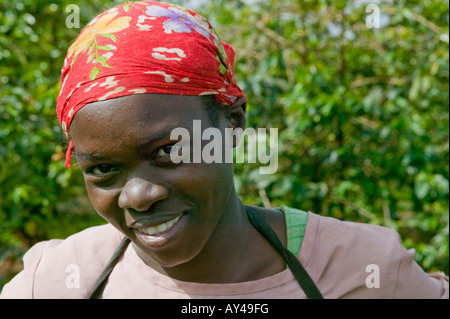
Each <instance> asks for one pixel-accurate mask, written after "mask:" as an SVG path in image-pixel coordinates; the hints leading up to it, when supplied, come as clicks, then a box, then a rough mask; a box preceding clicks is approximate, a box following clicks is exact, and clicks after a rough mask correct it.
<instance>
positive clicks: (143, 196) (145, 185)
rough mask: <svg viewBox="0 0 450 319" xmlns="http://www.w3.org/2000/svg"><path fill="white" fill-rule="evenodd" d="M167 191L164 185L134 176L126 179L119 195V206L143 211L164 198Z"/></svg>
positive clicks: (167, 193)
mask: <svg viewBox="0 0 450 319" xmlns="http://www.w3.org/2000/svg"><path fill="white" fill-rule="evenodd" d="M168 195H169V191H168V189H167V188H166V187H165V186H162V185H158V184H154V183H152V182H150V181H148V180H145V179H142V178H138V177H134V178H132V179H130V180H128V181H127V183H126V184H125V186H124V187H123V189H122V191H121V192H120V195H119V207H120V208H122V209H133V210H136V211H139V212H144V211H147V210H148V209H150V207H151V206H152V205H153V204H154V203H155V202H157V201H159V200H162V199H165V198H166V197H167V196H168Z"/></svg>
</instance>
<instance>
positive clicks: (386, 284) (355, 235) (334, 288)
mask: <svg viewBox="0 0 450 319" xmlns="http://www.w3.org/2000/svg"><path fill="white" fill-rule="evenodd" d="M121 239H122V235H121V233H120V232H119V231H117V230H116V229H115V228H114V227H113V226H111V225H104V226H98V227H92V228H88V229H86V230H84V231H82V232H80V233H77V234H75V235H73V236H70V237H69V238H67V239H65V240H50V241H46V242H41V243H38V244H36V245H35V246H33V247H32V248H31V249H30V250H29V251H28V252H27V254H26V255H25V256H24V270H23V271H22V272H21V273H19V274H18V275H17V276H16V277H14V278H13V279H12V280H11V281H10V282H9V283H8V284H7V285H5V286H4V288H3V291H2V293H1V295H0V298H86V297H87V296H88V295H89V293H90V292H91V290H92V288H93V286H94V284H95V282H96V280H97V278H98V276H99V275H100V273H101V272H102V270H103V268H104V267H105V265H106V263H107V262H108V260H109V259H110V257H111V255H112V254H113V252H114V251H115V249H116V248H117V246H118V245H119V243H120V241H121ZM298 258H299V260H300V262H301V263H302V264H303V266H304V267H305V269H306V271H307V272H308V273H309V275H310V276H311V277H312V279H313V280H314V282H315V283H316V285H317V287H318V288H319V290H320V291H321V293H322V295H323V296H324V298H331V299H335V298H449V284H448V277H447V276H445V275H444V274H443V273H434V274H427V273H425V272H424V271H423V270H422V269H421V268H420V267H419V266H418V265H417V263H416V262H415V261H414V250H412V249H411V250H405V249H404V248H403V247H402V245H401V242H400V238H399V235H398V234H397V233H396V232H394V231H392V230H390V229H388V228H384V227H380V226H374V225H368V224H360V223H352V222H342V221H339V220H337V219H334V218H329V217H323V216H319V215H316V214H312V213H309V219H308V223H307V226H306V231H305V236H304V239H303V243H302V246H301V249H300V253H299V254H298ZM218 262H220V261H218ZM103 298H227V299H236V298H246V299H259V298H265V299H272V298H283V299H288V298H306V296H305V294H304V292H303V291H302V290H301V288H300V287H299V285H298V283H297V281H296V280H295V279H294V276H293V275H292V273H291V272H290V270H289V269H286V270H284V271H282V272H280V273H277V274H275V275H273V276H270V277H266V278H263V279H259V280H255V281H248V282H241V283H235V284H202V283H192V282H183V281H179V280H175V279H172V278H170V277H168V276H165V275H162V274H160V273H158V272H157V271H155V270H153V269H152V268H150V267H149V266H147V265H146V264H145V263H144V262H143V261H142V260H141V259H140V258H139V257H138V256H137V254H136V252H135V251H134V249H133V246H132V245H129V246H128V248H127V250H126V251H125V253H124V255H123V257H122V258H121V260H120V261H119V262H118V264H117V265H116V267H115V268H114V270H113V272H112V273H111V276H110V278H109V281H108V284H107V285H106V287H105V290H104V292H103Z"/></svg>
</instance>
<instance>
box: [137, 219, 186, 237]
mask: <svg viewBox="0 0 450 319" xmlns="http://www.w3.org/2000/svg"><path fill="white" fill-rule="evenodd" d="M182 215H183V214H180V215H179V216H177V217H175V218H174V219H171V220H169V221H167V222H165V223H162V224H159V225H155V226H151V227H145V228H138V229H137V230H138V231H139V232H141V233H143V234H144V235H148V236H158V235H160V234H162V233H164V232H166V231H168V230H170V229H171V228H172V226H173V225H174V224H176V223H177V222H178V221H179V220H180V218H181V216H182Z"/></svg>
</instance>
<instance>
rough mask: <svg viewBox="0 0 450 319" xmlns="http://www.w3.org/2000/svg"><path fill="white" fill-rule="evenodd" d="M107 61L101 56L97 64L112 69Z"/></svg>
mask: <svg viewBox="0 0 450 319" xmlns="http://www.w3.org/2000/svg"><path fill="white" fill-rule="evenodd" d="M106 61H107V59H106V57H104V56H99V57H98V58H97V62H99V63H100V64H101V65H103V66H104V67H106V68H112V66H111V65H109V64H108V62H106Z"/></svg>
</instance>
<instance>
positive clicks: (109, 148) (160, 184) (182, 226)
mask: <svg viewBox="0 0 450 319" xmlns="http://www.w3.org/2000/svg"><path fill="white" fill-rule="evenodd" d="M193 120H201V124H202V130H204V129H205V128H207V127H209V126H211V121H210V118H209V116H208V113H207V110H206V105H205V100H204V99H202V98H200V97H192V96H177V95H159V94H138V95H131V96H126V97H122V98H117V99H112V100H107V101H102V102H95V103H91V104H89V105H86V106H85V107H84V108H82V109H81V110H80V111H78V112H77V114H76V115H75V117H74V120H73V122H72V125H71V128H70V135H71V138H72V141H73V144H74V148H75V149H74V154H75V157H76V160H77V162H78V164H79V166H80V168H81V170H82V171H83V174H84V179H85V183H86V188H87V192H88V195H89V198H90V200H91V202H92V204H93V206H94V208H95V209H96V211H97V212H98V213H99V214H100V215H101V216H102V217H103V218H104V219H105V220H107V221H108V222H109V223H111V224H112V225H113V226H115V227H116V228H117V229H118V230H120V231H121V232H122V233H123V234H125V235H126V236H127V237H129V238H130V239H131V240H132V242H133V243H134V244H135V247H137V248H138V250H139V251H140V253H143V254H145V255H146V256H148V257H150V258H151V260H152V261H155V262H157V263H158V264H160V265H161V266H163V267H173V266H176V265H179V264H181V263H184V262H187V261H189V260H191V259H192V258H194V257H195V256H197V254H198V253H199V252H200V251H201V250H202V248H203V247H204V245H205V243H206V242H207V241H208V239H209V238H210V236H211V234H212V232H213V231H214V229H215V227H216V225H217V223H218V221H219V219H220V217H221V215H222V214H223V212H224V211H225V210H226V209H227V202H228V197H229V195H230V192H231V190H232V189H233V167H232V164H220V163H219V164H218V163H213V164H206V163H203V162H202V163H199V164H195V163H183V162H182V163H180V164H174V163H173V162H172V161H171V160H170V156H169V154H170V150H171V146H172V145H173V144H175V143H177V142H178V140H175V141H174V140H170V133H171V131H172V129H174V128H186V129H187V130H188V131H189V132H190V136H191V143H192V136H193ZM220 123H222V124H223V125H222V124H220V125H221V126H223V127H222V128H221V129H223V128H224V127H226V126H227V123H226V120H224V119H222V120H221V121H220ZM180 138H181V137H180ZM191 150H192V147H191Z"/></svg>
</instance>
